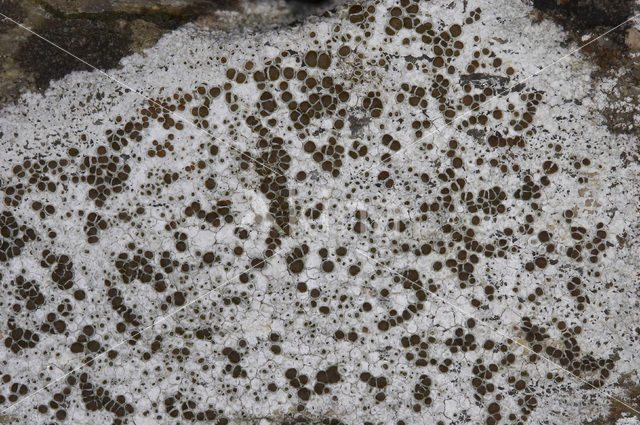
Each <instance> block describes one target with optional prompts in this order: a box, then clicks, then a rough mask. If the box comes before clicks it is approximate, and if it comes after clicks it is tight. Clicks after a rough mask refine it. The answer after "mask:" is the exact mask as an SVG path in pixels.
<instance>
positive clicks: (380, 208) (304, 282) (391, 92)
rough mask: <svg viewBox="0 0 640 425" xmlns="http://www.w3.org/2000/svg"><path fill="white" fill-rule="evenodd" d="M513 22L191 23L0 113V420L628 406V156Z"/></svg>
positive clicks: (475, 11) (302, 416) (565, 416)
mask: <svg viewBox="0 0 640 425" xmlns="http://www.w3.org/2000/svg"><path fill="white" fill-rule="evenodd" d="M527 11H530V9H529V8H528V6H526V5H524V4H522V3H519V2H507V1H504V0H483V1H482V2H477V3H475V4H471V2H461V3H450V2H445V1H440V0H431V1H419V2H417V1H412V0H398V1H396V0H373V1H367V2H363V3H353V4H345V5H341V6H338V7H336V8H335V9H333V10H331V11H329V12H327V13H326V14H325V15H323V16H322V17H311V18H308V19H306V20H304V22H301V23H299V24H296V25H292V26H289V27H279V28H276V29H270V30H260V31H259V30H248V31H237V32H220V31H213V30H211V29H207V28H202V27H199V26H196V25H186V26H184V27H181V28H179V29H177V30H175V31H173V32H171V33H169V34H167V35H165V36H164V37H163V38H162V39H161V40H160V41H159V42H158V44H157V45H156V46H154V47H153V48H151V49H148V50H146V51H145V52H144V53H145V54H144V55H138V54H136V55H132V56H128V57H126V58H124V59H123V60H122V62H121V68H120V69H118V70H114V71H112V72H111V73H110V74H111V75H112V76H113V79H108V78H105V76H104V75H103V74H100V73H98V72H77V73H73V74H71V75H69V76H67V77H65V78H64V79H62V80H60V81H58V82H54V83H52V84H51V87H50V88H49V89H48V90H47V92H46V93H45V94H44V95H42V94H35V93H28V94H25V95H23V96H22V97H21V98H20V100H19V101H18V102H17V103H16V104H15V105H12V106H8V107H6V108H5V109H3V110H2V111H1V112H0V122H1V123H2V130H1V133H0V146H1V149H2V152H3V156H2V160H1V161H0V176H1V177H0V178H1V180H0V181H1V187H2V201H3V203H4V205H3V210H2V214H1V215H0V237H1V239H0V267H1V268H0V283H1V284H2V286H3V288H4V290H5V297H3V298H2V299H0V324H1V326H2V329H1V330H2V336H3V340H4V348H3V349H2V350H1V351H0V358H1V359H2V364H3V369H4V374H3V380H2V382H3V383H2V387H1V388H2V390H1V394H2V400H1V401H2V408H3V409H5V412H3V414H9V415H11V416H12V417H15V418H17V419H18V420H20V421H23V422H25V423H34V424H40V423H42V424H45V423H50V422H51V421H56V422H58V423H78V424H88V423H91V422H94V423H108V422H113V423H116V424H125V423H137V424H139V423H163V424H165V423H166V424H169V423H186V422H203V423H216V424H235V423H238V424H241V423H260V424H263V423H265V424H269V423H272V424H281V423H282V424H284V423H291V424H294V423H295V424H302V423H321V424H397V425H400V424H423V423H434V424H440V423H443V424H444V423H446V424H463V423H485V424H498V423H510V424H524V423H528V424H537V423H567V424H580V423H586V422H587V421H589V420H596V419H598V418H602V417H606V416H607V415H609V414H611V412H612V406H613V408H615V409H617V410H615V412H616V414H618V418H622V419H625V418H626V419H630V418H631V417H633V415H638V411H637V410H640V406H638V401H639V400H638V399H637V394H636V393H635V392H633V391H626V390H625V389H627V388H629V387H633V384H630V383H629V382H633V381H634V380H636V381H637V380H638V376H637V375H636V374H637V365H638V349H637V345H638V339H637V333H638V330H637V321H638V315H639V314H640V313H639V310H638V308H637V303H638V292H637V287H636V286H637V284H636V274H637V267H638V244H637V241H636V240H637V232H638V218H637V205H636V204H637V196H638V187H639V186H638V176H639V174H638V171H639V167H638V161H637V140H636V139H634V138H633V137H632V136H631V135H628V134H612V133H611V132H610V131H609V129H608V128H607V127H606V125H605V124H604V119H603V116H602V114H601V111H602V109H603V108H604V106H605V102H606V101H605V99H606V97H605V95H604V94H603V93H604V91H602V90H601V91H594V89H593V87H594V85H596V84H597V83H596V82H594V81H593V80H592V79H591V78H592V76H593V75H594V69H595V67H594V65H593V64H592V63H591V62H590V61H589V60H585V59H584V58H581V57H578V56H573V57H572V56H569V57H567V56H566V55H567V52H568V49H569V48H567V47H563V46H562V42H563V41H564V40H565V36H564V34H563V33H562V31H561V30H560V29H559V28H558V27H557V26H555V25H554V24H552V23H550V22H548V21H542V22H540V23H539V24H536V25H531V21H530V20H529V18H528V17H527V16H526V12H527ZM51 54H53V52H51ZM548 65H549V66H551V67H552V68H553V72H540V70H541V69H543V68H544V67H546V66H548ZM559 76H560V77H559ZM116 80H117V81H116ZM602 84H606V82H603V83H602ZM123 85H124V86H123ZM596 86H597V85H596ZM622 377H624V379H622ZM621 382H624V383H625V386H622V384H621ZM43 387H44V389H43V390H40V389H42V388H43ZM38 390H40V391H38ZM614 403H620V404H615V405H614ZM620 406H625V409H627V410H625V409H622V408H620ZM618 418H617V419H618Z"/></svg>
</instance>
